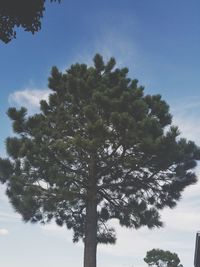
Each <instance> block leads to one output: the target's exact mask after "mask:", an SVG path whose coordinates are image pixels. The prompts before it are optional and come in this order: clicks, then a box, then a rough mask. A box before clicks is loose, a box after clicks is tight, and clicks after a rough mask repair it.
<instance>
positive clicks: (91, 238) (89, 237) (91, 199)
mask: <svg viewBox="0 0 200 267" xmlns="http://www.w3.org/2000/svg"><path fill="white" fill-rule="evenodd" d="M95 169H96V164H95V156H94V154H93V155H91V161H90V177H89V181H88V182H89V183H88V192H87V205H86V221H85V239H84V267H96V254H97V180H96V175H95V174H96V173H95Z"/></svg>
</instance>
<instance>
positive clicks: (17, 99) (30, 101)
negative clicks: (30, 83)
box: [8, 88, 50, 112]
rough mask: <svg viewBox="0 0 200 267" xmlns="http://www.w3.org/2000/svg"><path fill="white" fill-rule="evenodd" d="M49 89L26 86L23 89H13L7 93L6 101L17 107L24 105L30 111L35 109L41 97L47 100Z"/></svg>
mask: <svg viewBox="0 0 200 267" xmlns="http://www.w3.org/2000/svg"><path fill="white" fill-rule="evenodd" d="M49 93H50V90H48V89H41V90H40V89H32V88H26V89H24V90H19V91H15V92H13V93H12V94H10V95H9V98H8V101H9V104H10V105H14V106H17V107H21V106H24V107H26V108H28V109H29V111H30V112H34V111H37V110H38V109H39V106H40V101H41V100H42V99H44V100H48V96H49Z"/></svg>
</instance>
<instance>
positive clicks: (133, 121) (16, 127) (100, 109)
mask: <svg viewBox="0 0 200 267" xmlns="http://www.w3.org/2000/svg"><path fill="white" fill-rule="evenodd" d="M127 73H128V69H127V68H122V69H119V68H116V67H115V59H114V58H111V59H110V60H109V61H108V62H107V63H106V64H105V63H104V61H103V58H102V57H101V56H100V55H98V54H97V55H96V56H95V58H94V67H88V66H87V65H85V64H75V65H72V66H71V68H69V69H68V70H67V71H66V72H65V73H61V72H59V70H58V69H57V68H56V67H53V68H52V72H51V77H50V78H49V88H50V89H51V91H52V93H51V94H50V96H49V100H48V101H47V102H46V101H41V107H40V109H41V112H40V113H38V114H35V115H32V116H28V115H27V110H26V109H25V108H24V107H22V108H21V109H19V110H17V109H16V108H10V109H9V110H8V116H9V117H10V119H11V120H12V121H13V131H14V133H15V136H14V137H8V138H7V140H6V146H7V152H8V155H9V158H7V159H1V160H0V180H1V182H2V183H6V185H7V195H8V197H9V198H10V201H11V203H12V205H13V206H14V208H15V210H16V211H17V212H18V213H20V214H21V215H22V216H23V219H24V221H25V222H33V223H34V222H41V223H48V222H50V221H51V220H55V221H56V223H57V224H58V225H60V226H62V225H66V226H67V228H68V229H72V230H73V232H74V236H73V241H74V242H78V241H79V240H80V239H82V240H83V242H84V267H96V249H97V244H98V243H106V244H107V243H115V240H116V236H115V230H114V229H113V228H112V227H109V226H108V224H107V222H108V221H109V220H111V219H118V221H119V223H120V225H121V226H126V227H129V228H133V229H138V228H139V227H141V226H147V227H148V228H153V227H161V226H162V222H161V219H160V216H159V210H160V209H163V208H164V207H170V208H173V207H174V206H175V205H176V203H177V201H178V200H179V199H180V197H181V193H182V191H183V190H184V188H185V187H187V186H188V185H190V184H194V183H195V182H196V180H197V178H196V175H195V173H194V172H193V171H192V169H193V168H194V167H195V166H196V160H198V159H199V157H200V150H199V148H198V147H196V145H195V144H194V143H193V142H191V141H189V142H188V141H186V140H185V139H183V138H180V137H179V131H178V129H177V127H175V126H171V120H172V117H171V115H170V113H169V106H168V105H167V104H166V102H165V101H164V100H162V98H161V96H160V95H148V94H147V95H145V94H144V88H143V87H141V86H139V85H138V81H137V80H135V79H134V80H131V79H130V78H128V77H127Z"/></svg>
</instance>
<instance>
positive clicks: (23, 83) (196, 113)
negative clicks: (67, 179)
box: [0, 0, 200, 267]
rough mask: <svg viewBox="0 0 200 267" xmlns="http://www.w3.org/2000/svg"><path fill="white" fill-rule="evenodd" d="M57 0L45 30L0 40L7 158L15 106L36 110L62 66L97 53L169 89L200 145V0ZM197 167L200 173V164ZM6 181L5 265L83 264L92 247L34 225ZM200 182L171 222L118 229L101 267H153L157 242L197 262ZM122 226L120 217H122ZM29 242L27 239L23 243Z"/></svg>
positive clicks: (150, 89)
mask: <svg viewBox="0 0 200 267" xmlns="http://www.w3.org/2000/svg"><path fill="white" fill-rule="evenodd" d="M62 2H63V3H62V4H60V5H59V4H55V3H53V4H51V5H50V4H48V5H47V10H46V13H45V16H44V18H43V20H42V30H41V31H40V32H39V33H37V34H35V35H34V36H33V35H32V34H30V33H27V32H24V31H23V30H20V29H19V30H18V31H17V39H16V40H13V41H12V42H10V43H9V44H7V45H5V44H3V43H0V101H1V105H0V117H1V130H0V155H1V156H4V155H5V148H4V140H5V138H6V137H7V136H9V135H11V134H12V130H11V125H10V122H9V120H8V119H7V116H6V114H5V113H6V110H7V108H8V107H9V106H10V105H16V106H21V105H25V106H27V107H28V108H29V110H31V112H35V111H37V109H38V102H39V100H40V99H41V98H46V97H47V95H48V91H47V78H48V76H49V72H50V69H51V67H52V66H53V65H56V66H58V67H59V68H60V69H61V70H63V71H64V70H65V69H66V68H67V67H68V66H70V65H71V64H73V63H75V62H85V63H88V64H92V58H93V56H94V55H95V53H96V52H98V53H101V54H102V55H103V56H104V57H105V59H108V58H109V57H110V56H114V57H115V58H116V60H117V62H118V65H119V66H127V67H128V68H129V70H130V72H129V75H130V77H131V78H138V79H139V81H140V84H142V85H144V86H145V88H146V93H159V94H161V95H162V96H163V98H164V99H165V100H167V102H168V103H169V104H170V107H171V112H172V114H173V116H174V123H175V124H177V125H178V126H179V127H180V130H181V132H182V135H184V136H186V137H187V138H189V139H192V140H194V141H196V142H197V144H199V145H200V119H199V118H200V90H199V89H200V88H199V85H200V75H199V72H200V49H199V45H200V16H199V10H200V2H199V1H198V0H190V1H188V0H187V1H186V0H168V1H166V0H151V1H149V0H137V1H136V0H124V1H119V0H115V1H114V0H102V1H94V0H93V1H92V0H85V1H81V0H74V1H72V0H70V1H67V0H63V1H62ZM197 172H198V173H200V171H199V170H198V169H197ZM3 190H4V189H3V187H1V194H0V247H1V258H0V263H1V265H2V266H4V267H13V266H15V267H26V266H27V265H29V266H30V267H33V266H34V267H35V266H36V265H37V266H39V267H40V266H48V267H55V266H59V267H64V266H67V265H68V266H69V265H70V267H79V266H81V264H82V253H83V247H82V245H81V244H80V245H73V244H72V241H71V233H70V232H68V231H67V230H66V229H64V228H58V227H57V226H55V225H54V224H51V225H48V226H46V227H41V226H40V225H29V224H24V223H23V222H22V221H21V219H20V217H19V215H17V214H16V213H14V211H13V210H12V208H11V207H10V204H9V203H8V201H7V198H6V197H5V196H4V194H3ZM199 204H200V185H199V184H197V185H195V186H192V187H190V188H188V189H187V190H186V192H185V193H184V194H183V199H182V201H181V202H180V203H179V205H178V206H177V208H176V209H174V210H164V211H163V212H162V217H163V220H164V222H165V228H163V229H160V230H153V231H149V230H147V229H146V228H143V229H141V230H139V231H137V232H136V231H130V230H126V229H124V228H123V229H122V228H120V227H119V226H118V225H116V228H117V232H118V242H117V244H116V245H115V246H102V247H99V253H98V266H99V267H133V266H134V267H145V266H146V264H145V263H144V262H143V258H144V256H145V253H146V251H147V250H149V249H151V248H153V247H159V248H162V249H169V250H171V251H175V252H177V253H178V254H179V256H180V258H181V261H182V263H183V265H184V267H185V266H192V264H193V253H194V239H195V233H196V231H197V230H199V229H200V208H199V207H200V205H199ZM114 224H116V222H114ZM19 244H20V245H19Z"/></svg>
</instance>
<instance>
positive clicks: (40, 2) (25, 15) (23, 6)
mask: <svg viewBox="0 0 200 267" xmlns="http://www.w3.org/2000/svg"><path fill="white" fill-rule="evenodd" d="M50 1H51V2H53V1H58V2H60V1H61V0H50ZM44 11H45V0H34V1H33V0H1V1H0V39H1V40H2V41H3V42H4V43H8V42H10V41H11V40H12V39H13V38H15V37H16V31H15V28H16V27H20V26H21V27H23V28H24V29H25V31H29V32H32V33H35V32H37V31H39V30H40V28H41V18H42V17H43V13H44Z"/></svg>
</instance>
